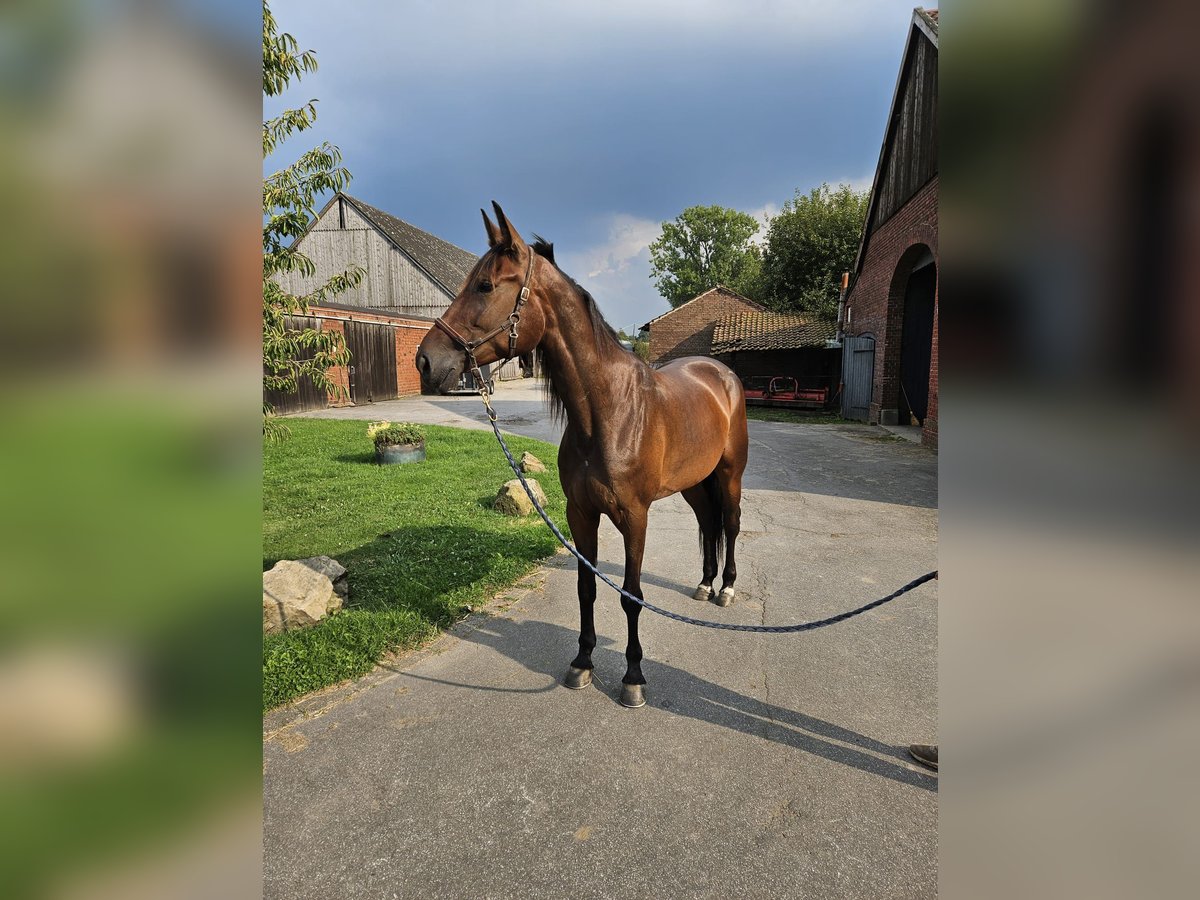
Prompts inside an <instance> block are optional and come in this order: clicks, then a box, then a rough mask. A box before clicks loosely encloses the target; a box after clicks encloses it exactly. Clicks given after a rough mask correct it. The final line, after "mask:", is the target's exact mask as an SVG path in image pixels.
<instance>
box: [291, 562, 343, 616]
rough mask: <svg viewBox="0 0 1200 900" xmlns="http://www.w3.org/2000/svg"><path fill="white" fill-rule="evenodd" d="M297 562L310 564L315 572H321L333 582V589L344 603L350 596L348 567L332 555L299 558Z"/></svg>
mask: <svg viewBox="0 0 1200 900" xmlns="http://www.w3.org/2000/svg"><path fill="white" fill-rule="evenodd" d="M296 562H298V563H300V564H301V565H305V566H308V567H309V568H310V569H312V570H313V571H314V572H320V573H321V574H322V575H324V576H325V577H326V578H328V579H329V580H330V581H332V582H333V589H334V591H335V592H336V593H337V595H338V596H339V597H341V598H342V603H343V604H345V602H346V598H348V597H349V596H350V581H349V579H348V578H346V567H345V566H343V565H342V564H341V563H340V562H338V561H337V560H336V559H334V558H333V557H332V556H310V557H308V559H298V560H296Z"/></svg>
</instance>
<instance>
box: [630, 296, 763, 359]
mask: <svg viewBox="0 0 1200 900" xmlns="http://www.w3.org/2000/svg"><path fill="white" fill-rule="evenodd" d="M766 311H767V309H766V307H763V306H760V305H759V304H757V303H755V302H754V301H753V300H750V299H748V298H746V297H743V296H742V295H741V294H738V293H736V292H734V291H731V290H729V288H727V287H724V286H723V285H717V286H716V287H715V288H712V289H710V290H707V291H705V292H704V293H703V294H697V295H696V296H695V297H693V298H692V299H691V300H689V301H687V302H686V303H683V304H681V305H679V306H677V307H675V308H674V309H673V310H671V311H670V312H665V313H663V314H662V315H661V316H659V317H658V318H657V319H651V320H650V321H649V322H647V323H646V324H645V325H643V326H642V328H645V329H648V330H649V332H650V362H652V363H654V364H659V363H664V362H668V361H670V360H672V359H678V358H679V357H681V356H712V341H713V332H715V331H716V328H717V322H719V321H720V320H721V319H725V318H728V317H729V316H732V315H736V314H738V313H746V312H766Z"/></svg>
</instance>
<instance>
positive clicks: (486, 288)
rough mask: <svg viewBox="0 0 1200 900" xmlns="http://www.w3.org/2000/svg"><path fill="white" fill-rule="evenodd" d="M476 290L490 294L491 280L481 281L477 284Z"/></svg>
mask: <svg viewBox="0 0 1200 900" xmlns="http://www.w3.org/2000/svg"><path fill="white" fill-rule="evenodd" d="M476 290H478V291H479V293H481V294H490V293H491V292H492V283H491V282H490V281H481V282H479V284H478V285H476Z"/></svg>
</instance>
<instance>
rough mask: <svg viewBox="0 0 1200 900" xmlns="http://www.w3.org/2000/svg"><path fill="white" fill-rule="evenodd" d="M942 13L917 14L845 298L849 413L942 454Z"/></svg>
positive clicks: (845, 397) (845, 378) (919, 11)
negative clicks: (915, 433)
mask: <svg viewBox="0 0 1200 900" xmlns="http://www.w3.org/2000/svg"><path fill="white" fill-rule="evenodd" d="M937 98H938V13H937V10H931V11H926V10H924V9H921V8H919V7H918V8H917V9H915V10H914V11H913V14H912V19H911V21H910V24H909V28H908V36H907V44H906V45H905V50H904V57H903V61H902V62H901V65H900V73H899V77H898V79H897V82H896V89H895V93H894V94H893V97H892V106H891V113H890V115H889V116H888V119H887V124H886V127H885V129H884V137H883V147H882V149H881V150H880V153H879V163H878V165H877V167H876V170H875V178H874V182H873V185H872V188H871V200H870V204H869V206H868V208H867V218H866V225H865V227H864V229H863V237H862V241H861V243H860V245H859V250H858V256H857V259H856V261H855V265H854V271H853V273H852V276H851V281H850V287H849V290H848V292H847V294H846V312H845V319H844V332H845V339H844V341H843V345H844V353H843V373H842V381H843V383H844V384H843V391H842V396H843V406H842V410H843V415H845V416H846V417H848V418H857V419H862V420H865V421H869V422H874V423H880V424H884V425H893V424H900V425H908V424H910V422H912V421H915V422H916V423H917V424H919V425H921V426H922V440H923V441H924V443H926V444H928V445H930V446H937V439H938V427H937V421H938V419H937V410H938V402H937V401H938V377H937V375H938V369H937V345H938V341H937V318H938V314H937V287H938V127H937Z"/></svg>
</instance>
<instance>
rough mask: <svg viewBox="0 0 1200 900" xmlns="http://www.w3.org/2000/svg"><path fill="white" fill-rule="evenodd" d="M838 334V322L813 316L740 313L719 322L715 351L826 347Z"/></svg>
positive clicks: (715, 333)
mask: <svg viewBox="0 0 1200 900" xmlns="http://www.w3.org/2000/svg"><path fill="white" fill-rule="evenodd" d="M836 333H837V326H836V324H835V323H833V322H829V321H825V320H822V319H815V318H813V317H812V316H806V315H794V314H784V313H772V312H747V313H737V314H735V315H732V316H726V317H725V318H723V319H721V320H720V321H719V322H717V328H716V331H714V332H713V339H712V352H713V353H730V352H733V351H735V350H798V349H801V348H803V347H823V346H824V345H825V342H826V341H828V340H832V339H833V338H834V337H835V335H836Z"/></svg>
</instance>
